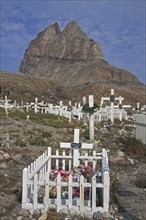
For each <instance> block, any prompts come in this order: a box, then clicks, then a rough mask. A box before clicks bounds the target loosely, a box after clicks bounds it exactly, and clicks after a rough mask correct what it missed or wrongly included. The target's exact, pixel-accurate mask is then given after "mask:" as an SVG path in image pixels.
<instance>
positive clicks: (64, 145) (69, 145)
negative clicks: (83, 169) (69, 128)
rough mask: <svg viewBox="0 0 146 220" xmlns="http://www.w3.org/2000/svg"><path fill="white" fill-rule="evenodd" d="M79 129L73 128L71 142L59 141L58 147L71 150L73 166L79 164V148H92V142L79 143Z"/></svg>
mask: <svg viewBox="0 0 146 220" xmlns="http://www.w3.org/2000/svg"><path fill="white" fill-rule="evenodd" d="M79 134H80V129H74V142H73V143H60V148H67V149H72V150H73V166H75V167H77V166H79V149H93V144H88V143H80V140H79Z"/></svg>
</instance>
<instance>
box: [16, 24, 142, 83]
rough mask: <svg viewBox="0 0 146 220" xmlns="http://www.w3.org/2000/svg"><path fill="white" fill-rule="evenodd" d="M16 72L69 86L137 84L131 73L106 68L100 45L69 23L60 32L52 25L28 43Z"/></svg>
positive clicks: (108, 66) (55, 25)
mask: <svg viewBox="0 0 146 220" xmlns="http://www.w3.org/2000/svg"><path fill="white" fill-rule="evenodd" d="M19 72H22V73H24V74H27V75H32V76H39V77H46V78H50V79H55V80H58V81H59V82H60V83H62V84H64V85H69V86H75V85H84V84H87V83H90V84H92V83H96V82H97V83H99V82H106V81H110V82H111V81H113V82H118V83H123V82H139V80H138V79H137V78H136V77H135V76H134V75H133V74H132V73H130V72H128V71H126V70H121V69H119V68H116V67H113V66H111V65H109V64H108V63H107V61H105V60H104V55H103V52H102V50H101V46H100V44H99V43H97V42H96V41H94V40H92V39H90V38H88V36H87V35H86V33H85V32H84V31H83V30H82V29H81V27H80V26H79V25H78V23H77V22H76V21H71V22H69V23H68V24H67V25H66V27H65V28H64V30H63V31H61V30H60V28H59V25H58V23H54V24H51V25H50V26H48V27H47V28H46V29H45V30H44V31H42V32H40V33H39V34H38V35H37V37H36V38H35V39H34V40H32V41H31V42H30V44H29V46H28V49H27V50H26V52H25V54H24V57H23V59H22V61H21V64H20V67H19Z"/></svg>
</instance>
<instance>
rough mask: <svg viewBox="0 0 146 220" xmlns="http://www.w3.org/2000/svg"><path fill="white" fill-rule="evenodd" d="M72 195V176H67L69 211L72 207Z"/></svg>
mask: <svg viewBox="0 0 146 220" xmlns="http://www.w3.org/2000/svg"><path fill="white" fill-rule="evenodd" d="M72 193H73V187H72V175H71V174H70V175H69V181H68V207H69V209H70V208H71V207H72Z"/></svg>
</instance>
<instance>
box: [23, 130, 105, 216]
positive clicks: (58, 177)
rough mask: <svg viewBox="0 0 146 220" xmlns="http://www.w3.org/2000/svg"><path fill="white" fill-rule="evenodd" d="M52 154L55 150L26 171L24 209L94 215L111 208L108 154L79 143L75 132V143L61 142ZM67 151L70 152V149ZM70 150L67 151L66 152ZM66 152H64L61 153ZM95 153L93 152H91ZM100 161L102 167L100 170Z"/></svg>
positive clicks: (45, 154)
mask: <svg viewBox="0 0 146 220" xmlns="http://www.w3.org/2000/svg"><path fill="white" fill-rule="evenodd" d="M61 146H62V148H61V149H60V151H59V150H58V149H57V150H56V154H55V155H52V153H51V147H49V148H48V150H47V151H46V152H45V153H43V154H42V155H41V156H40V157H38V158H37V159H36V160H35V161H34V162H33V163H31V165H30V166H28V167H26V168H24V170H23V181H22V182H23V187H22V189H23V191H22V208H24V209H34V210H35V209H38V208H39V209H46V210H47V209H48V208H49V207H52V206H53V207H54V208H56V210H57V211H59V210H60V209H62V208H67V209H71V208H74V209H76V210H78V211H79V212H80V213H81V214H83V213H84V211H85V210H89V211H91V212H92V213H94V212H96V211H102V212H103V211H106V212H107V211H108V209H109V167H108V157H107V151H106V150H105V149H102V151H101V152H100V153H98V154H97V153H96V151H95V150H93V149H92V148H93V145H92V144H86V143H82V142H81V141H79V129H75V130H74V142H73V143H61ZM66 148H67V149H66ZM65 149H66V151H65ZM61 151H62V152H61ZM91 151H92V152H91ZM97 160H100V161H101V166H100V168H99V170H97Z"/></svg>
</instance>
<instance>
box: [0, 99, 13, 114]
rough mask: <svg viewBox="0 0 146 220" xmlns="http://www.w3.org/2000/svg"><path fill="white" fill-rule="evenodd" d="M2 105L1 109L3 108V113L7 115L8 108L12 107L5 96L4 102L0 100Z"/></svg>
mask: <svg viewBox="0 0 146 220" xmlns="http://www.w3.org/2000/svg"><path fill="white" fill-rule="evenodd" d="M0 101H1V102H2V103H3V104H2V105H1V106H2V107H4V108H5V112H6V114H7V115H8V108H12V107H13V105H11V104H10V103H9V102H11V100H10V99H8V98H7V96H5V99H4V100H0Z"/></svg>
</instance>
